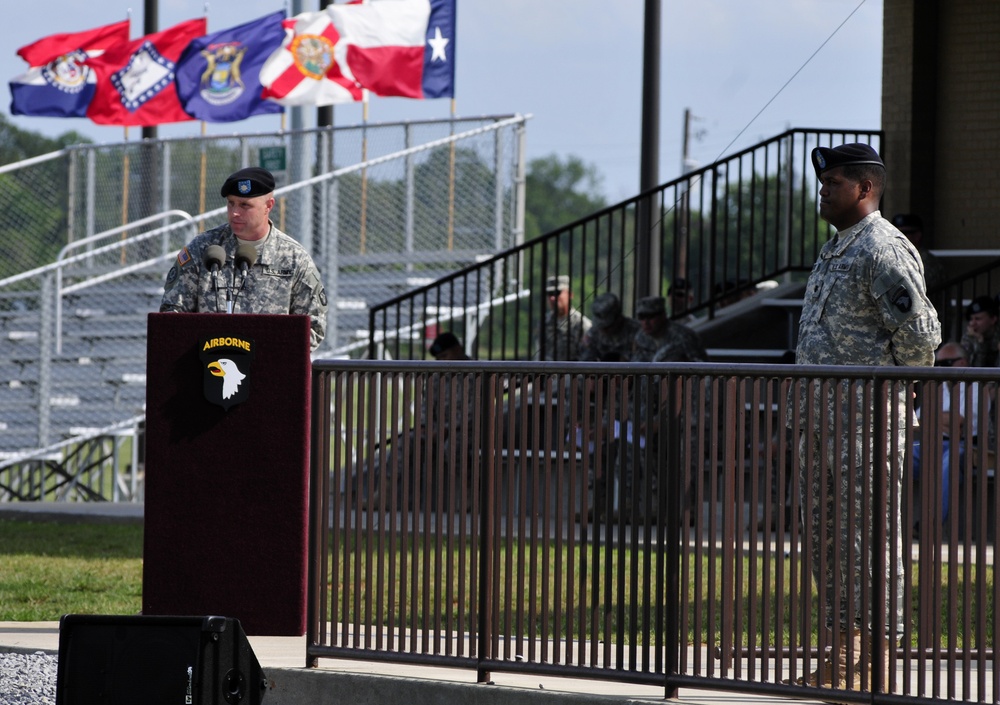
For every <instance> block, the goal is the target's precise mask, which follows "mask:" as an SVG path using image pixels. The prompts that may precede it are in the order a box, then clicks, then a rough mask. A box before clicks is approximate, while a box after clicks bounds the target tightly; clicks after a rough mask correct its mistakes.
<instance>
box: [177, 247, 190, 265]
mask: <svg viewBox="0 0 1000 705" xmlns="http://www.w3.org/2000/svg"><path fill="white" fill-rule="evenodd" d="M190 261H191V253H190V252H188V248H187V247H182V248H181V251H180V252H178V253H177V264H178V265H180V266H181V267H183V266H184V265H186V264H187V263H188V262H190Z"/></svg>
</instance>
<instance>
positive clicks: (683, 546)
mask: <svg viewBox="0 0 1000 705" xmlns="http://www.w3.org/2000/svg"><path fill="white" fill-rule="evenodd" d="M998 382H1000V370H987V369H981V368H965V369H958V368H948V369H945V368H919V369H918V368H851V367H805V366H785V365H721V364H710V363H703V364H672V365H657V364H631V363H622V364H613V363H603V364H585V363H528V362H505V363H497V362H483V361H469V362H451V363H448V364H447V365H446V364H443V363H437V362H431V361H421V362H416V361H399V362H386V361H316V362H315V363H314V389H313V409H314V428H313V448H312V457H313V477H312V480H313V489H312V529H311V548H310V552H311V553H310V555H311V561H310V562H311V567H310V578H309V585H310V588H309V618H308V643H307V657H308V659H309V660H311V661H313V662H315V661H316V660H318V659H321V658H327V657H330V658H357V659H366V660H386V661H395V662H410V663H418V664H427V665H437V666H442V665H443V666H453V667H457V668H466V669H475V670H476V671H477V673H478V676H479V679H480V680H485V679H487V678H488V676H489V673H490V672H494V671H497V672H498V671H519V672H534V673H544V674H549V675H563V676H570V677H578V678H579V677H583V678H591V679H607V680H613V681H620V682H633V683H645V684H657V685H662V686H663V688H664V691H665V694H666V695H668V696H671V695H675V694H676V692H677V689H678V688H681V687H698V688H718V689H725V690H730V691H746V692H751V691H752V692H764V693H772V694H778V695H784V696H788V697H809V698H819V699H835V700H836V699H839V700H846V701H850V700H854V701H859V702H860V701H870V700H871V699H872V697H873V696H872V692H868V691H874V692H875V693H877V694H876V695H875V696H874V699H875V701H879V700H882V701H883V702H888V701H889V700H886V697H887V696H885V695H881V693H884V692H891V693H895V694H896V696H895V698H896V699H897V700H898V699H899V698H900V697H905V699H906V700H907V701H909V702H912V701H914V700H919V699H921V698H931V697H934V698H949V699H957V700H962V701H968V702H995V698H996V694H997V693H1000V683H998V679H1000V670H998V669H997V664H996V663H995V660H994V649H993V641H994V636H995V634H996V632H997V628H998V626H1000V625H998V621H1000V615H998V614H997V611H996V605H997V602H998V597H1000V595H998V586H997V583H996V580H995V576H994V572H993V571H994V568H993V558H992V556H993V548H994V546H993V541H994V538H995V536H996V528H997V498H996V493H995V489H994V470H995V464H994V463H995V455H994V452H993V447H994V446H993V443H994V439H995V437H996V426H997V421H996V418H995V416H994V414H993V408H992V404H993V399H994V397H995V389H996V386H997V383H998ZM962 384H964V385H965V386H964V387H962V386H961V385H962ZM973 385H975V389H976V393H972V392H971V390H972V389H973ZM963 388H964V389H965V390H967V391H968V393H966V394H963V395H962V396H961V397H960V395H959V391H960V390H961V389H963ZM945 398H947V399H948V400H949V401H951V402H952V404H951V407H952V409H961V410H962V412H963V413H962V416H963V417H964V421H960V420H959V419H958V416H957V415H956V414H951V415H949V416H947V417H945V415H944V414H943V413H942V412H941V408H942V406H941V404H940V403H939V402H942V401H943V400H944V399H945ZM789 402H791V403H789ZM896 411H900V413H896ZM917 414H919V416H921V417H922V418H921V419H920V424H919V425H916V424H914V423H913V422H912V420H913V418H914V416H915V415H917ZM803 435H804V436H806V437H815V438H816V439H817V445H816V446H815V449H819V450H814V449H805V450H804V451H803V453H804V455H803V456H802V461H800V454H799V438H800V437H801V436H803ZM886 438H898V439H899V441H900V442H901V443H903V444H904V446H905V453H904V455H903V458H904V460H903V462H902V463H900V462H897V460H896V455H895V454H894V453H893V452H892V447H891V444H887V443H884V442H876V439H886ZM918 444H919V446H920V447H921V449H922V451H923V452H922V454H921V457H922V460H921V462H920V465H919V469H920V472H919V480H918V479H916V475H917V473H916V472H915V467H914V458H915V457H916V454H915V453H914V448H916V447H917V445H918ZM804 448H806V447H804ZM808 448H811V447H808ZM824 448H825V449H827V451H828V453H824V452H822V450H821V449H824ZM841 457H844V458H846V459H847V462H846V466H845V465H842V463H840V462H837V461H835V460H834V459H840V458H841ZM946 459H947V460H948V464H949V469H950V473H951V474H950V484H949V487H950V493H949V494H948V495H947V500H945V499H944V496H945V495H944V481H943V475H942V468H943V466H944V461H945V460H946ZM803 461H804V462H803ZM844 467H847V468H859V469H858V470H857V471H856V472H857V473H858V475H857V477H850V478H847V477H846V476H845V475H844V469H843V468H844ZM817 478H831V482H834V483H839V482H840V481H842V480H844V481H847V482H848V485H849V486H850V487H851V491H850V492H849V493H847V494H841V493H839V492H835V491H832V490H831V489H829V488H828V486H827V485H825V484H820V485H816V486H815V487H814V486H813V482H814V480H816V479H817ZM848 480H849V481H848ZM835 486H838V485H837V484H833V485H831V486H830V487H835ZM806 488H812V489H806ZM900 488H901V489H900ZM814 518H818V519H819V521H814ZM848 526H850V527H854V529H856V531H857V534H856V539H854V538H852V539H851V540H844V539H843V538H842V537H841V530H842V529H844V528H845V527H848ZM814 527H816V528H814ZM851 536H854V534H853V533H852V534H851ZM881 547H887V548H886V550H884V551H883V550H873V549H878V548H881ZM821 548H822V549H823V550H821ZM842 563H846V565H847V566H853V565H855V564H858V565H860V566H861V569H860V570H857V571H853V570H851V569H850V568H848V569H846V570H845V569H843V568H838V566H840V565H841V564H842ZM855 572H856V574H857V575H858V578H857V581H856V582H855V580H853V579H852V576H853V575H854V574H855ZM814 576H820V577H821V578H826V576H833V577H831V578H830V579H829V580H827V579H821V580H818V581H817V580H816V578H815V577H814ZM838 596H839V597H838ZM873 605H874V606H875V607H873ZM854 625H860V629H861V634H860V641H859V642H858V643H857V645H847V646H845V641H844V637H843V636H842V635H841V632H844V631H845V630H846V631H847V632H848V633H849V632H850V629H851V628H852V627H853V626H854ZM885 635H892V636H891V637H887V636H885ZM840 649H846V650H847V653H848V657H849V658H848V660H849V661H850V663H851V665H850V666H849V667H848V673H847V674H846V678H847V680H848V681H850V683H851V685H847V683H845V682H843V681H837V682H835V683H832V684H831V686H829V687H826V688H824V689H823V690H822V691H819V690H816V689H815V688H807V687H805V686H802V685H796V684H789V683H786V682H784V681H786V680H792V681H794V679H795V678H797V677H801V676H802V675H804V674H809V673H811V672H814V671H816V670H817V669H819V670H820V671H822V670H823V669H822V662H823V660H824V658H826V657H827V655H828V654H830V653H835V652H837V651H838V650H840ZM883 667H887V668H883ZM859 688H861V689H863V690H864V691H866V692H860V691H859V690H858V689H859ZM832 691H835V692H832ZM892 697H893V696H889V698H890V699H892Z"/></svg>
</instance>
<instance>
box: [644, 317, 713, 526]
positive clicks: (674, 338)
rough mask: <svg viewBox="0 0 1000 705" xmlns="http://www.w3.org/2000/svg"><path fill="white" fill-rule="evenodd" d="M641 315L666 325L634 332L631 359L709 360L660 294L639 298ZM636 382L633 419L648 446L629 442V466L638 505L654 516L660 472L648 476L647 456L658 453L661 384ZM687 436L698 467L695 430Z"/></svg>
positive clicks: (691, 422) (650, 380)
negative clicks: (670, 314)
mask: <svg viewBox="0 0 1000 705" xmlns="http://www.w3.org/2000/svg"><path fill="white" fill-rule="evenodd" d="M644 314H660V315H663V316H664V321H663V323H664V324H665V327H664V328H663V330H662V331H661V332H660V333H659V335H650V334H649V333H647V332H646V331H645V330H642V329H640V330H639V332H638V333H636V334H635V340H634V342H633V349H632V361H633V362H704V361H705V360H707V359H708V354H707V353H706V352H705V348H704V347H703V346H702V344H701V338H700V337H699V336H698V334H697V333H695V332H694V331H693V330H691V329H690V328H688V327H687V326H685V325H682V324H680V323H677V322H675V321H670V320H669V319H667V318H666V302H665V301H664V300H663V298H662V297H647V298H644V299H640V300H639V302H638V303H637V304H636V315H637V316H642V315H644ZM638 384H639V405H638V413H639V417H638V419H636V421H637V423H638V424H639V426H640V427H645V430H646V432H645V436H646V438H647V440H648V441H649V449H648V450H646V449H641V448H640V449H636V448H634V447H633V446H632V445H630V446H629V461H630V462H629V465H630V466H631V467H634V468H637V473H638V475H637V476H638V478H639V483H640V489H639V493H638V501H639V507H641V508H642V510H643V511H644V510H645V507H646V505H647V504H648V505H649V506H650V508H651V510H652V513H653V516H655V515H656V510H657V506H658V498H657V487H658V485H659V482H660V478H659V476H658V475H659V473H653V474H652V475H650V476H649V477H647V476H646V467H647V457H649V458H655V457H657V452H658V450H657V444H656V439H657V435H658V432H659V429H658V418H659V405H660V399H661V389H660V387H661V386H662V381H661V379H660V378H659V377H649V378H647V377H643V378H640V380H639V381H638ZM694 392H695V399H696V400H697V392H698V390H697V389H695V390H694ZM695 408H697V401H696V402H695ZM696 425H697V419H695V418H691V419H689V420H688V426H689V427H690V430H692V431H693V429H694V427H695V426H696ZM687 435H688V437H689V438H690V439H691V440H692V444H691V445H692V448H691V452H690V453H689V455H688V457H689V458H691V459H692V463H691V464H692V466H693V467H692V470H695V469H697V468H698V467H700V463H698V462H695V461H694V460H693V459H694V458H696V457H697V453H696V452H695V446H696V445H697V433H696V432H690V433H688V434H687ZM637 451H638V460H637V461H633V460H632V458H633V457H634V456H635V455H636V452H637ZM628 479H630V478H627V480H628ZM689 489H690V488H689ZM647 490H648V494H649V495H650V499H649V500H648V501H647V499H646V495H647Z"/></svg>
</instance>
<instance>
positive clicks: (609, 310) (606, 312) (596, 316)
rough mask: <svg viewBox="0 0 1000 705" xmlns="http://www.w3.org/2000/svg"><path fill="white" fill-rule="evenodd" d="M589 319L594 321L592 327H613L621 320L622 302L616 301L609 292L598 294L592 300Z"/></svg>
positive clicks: (615, 297) (616, 298)
mask: <svg viewBox="0 0 1000 705" xmlns="http://www.w3.org/2000/svg"><path fill="white" fill-rule="evenodd" d="M590 313H591V315H590V317H591V319H593V321H594V325H596V326H597V327H598V328H607V327H608V326H611V325H614V324H615V322H616V321H617V320H618V319H619V318H621V315H622V302H621V301H619V300H618V297H617V296H615V295H614V294H613V293H611V292H610V291H606V292H604V293H603V294H600V295H599V296H598V297H597V298H595V299H594V304H593V306H592V307H591V309H590Z"/></svg>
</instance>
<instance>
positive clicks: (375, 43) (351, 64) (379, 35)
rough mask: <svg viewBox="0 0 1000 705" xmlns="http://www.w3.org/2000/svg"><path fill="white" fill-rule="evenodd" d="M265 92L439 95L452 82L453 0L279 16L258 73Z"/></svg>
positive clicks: (388, 0)
mask: <svg viewBox="0 0 1000 705" xmlns="http://www.w3.org/2000/svg"><path fill="white" fill-rule="evenodd" d="M260 80H261V84H262V85H263V87H264V91H263V95H264V97H265V98H268V99H270V100H274V101H276V102H279V103H281V104H283V105H331V104H333V103H345V102H351V101H357V100H361V99H362V97H363V93H362V89H368V90H370V91H371V92H372V93H374V94H376V95H380V96H399V97H405V98H446V97H453V96H454V86H455V0H369V2H365V3H360V2H351V3H346V4H339V5H330V6H328V7H327V8H326V9H325V10H322V11H320V12H305V13H302V14H300V15H296V16H295V17H293V18H291V19H290V20H288V21H286V39H285V42H284V43H283V44H282V47H281V49H279V50H278V51H276V52H274V54H272V55H271V57H270V58H269V59H268V60H267V62H266V63H265V64H264V68H263V69H261V74H260Z"/></svg>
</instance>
